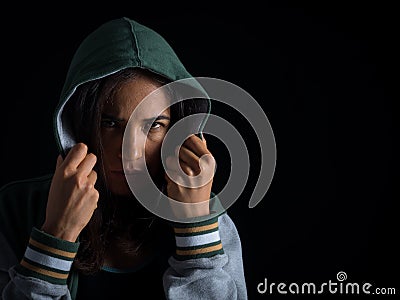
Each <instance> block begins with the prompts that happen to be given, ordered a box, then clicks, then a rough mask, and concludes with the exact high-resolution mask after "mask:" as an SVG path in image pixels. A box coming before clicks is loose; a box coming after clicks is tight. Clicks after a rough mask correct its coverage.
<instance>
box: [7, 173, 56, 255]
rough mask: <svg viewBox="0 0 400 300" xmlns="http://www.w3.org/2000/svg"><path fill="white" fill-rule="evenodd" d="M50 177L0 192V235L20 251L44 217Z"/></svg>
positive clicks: (18, 183) (19, 183)
mask: <svg viewBox="0 0 400 300" xmlns="http://www.w3.org/2000/svg"><path fill="white" fill-rule="evenodd" d="M52 178H53V174H47V175H44V176H40V177H34V178H30V179H25V180H18V181H13V182H10V183H7V184H6V185H4V186H2V187H1V188H0V232H2V233H3V235H4V236H5V238H6V239H8V240H9V242H11V241H13V243H20V244H21V245H20V246H21V249H22V248H23V247H24V244H25V242H26V241H25V240H26V239H27V238H28V237H29V235H30V232H31V229H32V227H33V226H40V225H41V223H43V221H44V218H45V216H46V205H47V197H48V193H49V189H50V184H51V180H52Z"/></svg>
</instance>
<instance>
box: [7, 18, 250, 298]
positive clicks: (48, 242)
mask: <svg viewBox="0 0 400 300" xmlns="http://www.w3.org/2000/svg"><path fill="white" fill-rule="evenodd" d="M131 67H134V68H135V67H136V68H143V69H146V70H149V71H151V72H154V73H157V74H159V75H161V76H163V77H165V78H166V79H167V80H169V81H171V82H172V81H176V80H180V79H185V78H192V76H191V74H190V73H189V72H188V71H187V70H186V69H185V67H184V66H183V64H182V63H181V62H180V60H179V59H178V57H177V56H176V54H175V52H174V51H173V49H172V48H171V46H170V45H169V44H168V43H167V42H166V41H165V39H164V38H163V37H161V36H160V35H159V34H158V33H156V32H155V31H154V30H152V29H150V28H148V27H146V26H144V25H142V24H139V23H138V22H135V21H134V20H130V19H128V18H120V19H115V20H111V21H109V22H107V23H105V24H103V25H101V26H100V27H99V28H97V29H96V30H95V31H93V32H92V33H91V34H90V35H88V37H87V38H86V39H85V40H84V41H83V42H82V43H81V45H80V46H79V48H78V49H77V51H76V53H75V55H74V57H73V59H72V62H71V64H70V68H69V70H68V73H67V76H66V80H65V83H64V86H63V89H62V92H61V96H60V99H59V102H58V105H57V107H56V110H55V112H54V123H53V125H54V134H55V140H56V143H57V147H58V149H59V152H60V154H61V155H62V156H63V157H65V156H66V154H67V152H68V151H69V149H70V148H71V147H73V146H74V145H75V144H76V143H77V142H78V141H77V140H76V137H75V136H74V134H73V130H72V124H71V122H72V118H71V116H69V115H68V112H67V110H65V109H64V108H65V107H66V104H67V102H68V101H69V100H70V99H71V96H72V95H73V94H74V92H75V91H76V89H77V88H78V87H79V86H80V85H82V84H84V83H86V82H89V81H92V80H96V79H100V78H103V77H105V76H108V75H111V74H113V73H116V72H118V71H120V70H123V69H126V68H131ZM195 88H199V89H201V87H199V86H195ZM210 109H211V102H209V105H208V113H210ZM205 122H206V118H204V119H203V120H201V122H200V123H199V124H197V125H196V126H198V128H199V130H200V132H201V130H202V128H203V126H204V123H205ZM200 137H201V135H200ZM52 178H53V174H48V175H46V176H42V177H37V178H32V179H28V180H21V181H16V182H11V183H9V184H7V185H5V186H4V187H2V188H1V189H0V245H1V246H0V294H1V295H2V299H77V298H78V299H79V298H82V299H86V298H83V297H84V296H83V295H93V296H95V295H96V294H95V292H91V291H90V289H92V288H93V287H96V286H97V287H98V291H100V292H105V291H106V290H108V292H109V293H110V295H117V288H118V284H119V285H121V284H124V285H125V286H124V290H125V289H126V290H128V291H129V290H130V291H131V293H132V298H134V297H135V296H134V295H137V294H138V293H141V294H143V295H146V294H151V293H149V292H150V290H156V288H151V287H150V289H149V286H148V285H144V284H145V283H146V282H144V281H143V280H144V278H145V280H148V281H150V282H151V283H152V284H151V285H159V286H158V287H159V290H161V291H162V292H161V294H163V296H162V298H166V299H189V298H191V299H247V290H246V284H245V278H244V269H243V262H242V252H241V243H240V238H239V235H238V232H237V230H236V227H235V225H234V223H233V222H232V220H231V218H230V217H229V216H228V214H227V213H226V211H224V212H223V213H219V214H218V215H216V216H215V217H213V218H211V219H210V218H209V219H206V220H201V219H199V220H197V221H196V222H193V223H182V224H179V223H168V224H167V223H166V224H165V225H166V226H171V232H172V233H173V234H174V235H175V241H174V245H175V252H174V254H173V255H170V256H169V257H167V258H166V259H165V260H166V264H165V268H161V269H160V268H159V267H157V268H153V265H154V261H153V262H150V263H144V264H143V266H140V267H138V268H136V269H135V270H129V271H127V272H125V271H126V270H125V271H124V273H122V274H121V272H120V271H121V270H112V269H106V268H104V269H103V270H102V271H101V272H102V273H101V274H100V275H99V276H97V277H96V276H93V277H85V276H83V275H82V274H80V273H79V272H78V271H76V270H74V268H72V262H73V260H74V258H75V256H76V253H77V251H78V249H79V246H80V243H79V238H78V241H77V242H75V243H73V242H69V241H65V240H61V239H58V238H56V237H54V236H51V235H49V234H47V233H45V232H43V231H41V230H40V229H39V228H41V225H42V224H43V223H44V220H45V214H46V204H47V197H48V193H49V188H50V184H51V180H52ZM213 196H215V195H214V194H213V193H212V194H211V195H210V197H213ZM211 210H212V209H211ZM162 250H163V249H160V251H162ZM163 257H164V256H162V255H161V256H160V258H163ZM159 265H162V264H159ZM147 283H149V282H147ZM104 286H106V287H107V286H108V288H106V289H105V290H104V291H103V290H102V289H101V288H100V287H104ZM113 289H114V290H113ZM113 291H114V293H113Z"/></svg>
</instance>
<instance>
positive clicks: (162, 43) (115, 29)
mask: <svg viewBox="0 0 400 300" xmlns="http://www.w3.org/2000/svg"><path fill="white" fill-rule="evenodd" d="M129 67H139V68H144V69H147V70H150V71H152V72H155V73H157V74H159V75H162V76H164V77H166V78H167V79H168V80H170V81H176V80H180V79H185V78H192V76H191V74H190V73H189V72H188V71H187V70H186V69H185V67H184V66H183V64H182V63H181V61H180V60H179V58H178V57H177V55H176V54H175V52H174V50H173V49H172V48H171V46H170V45H169V44H168V43H167V41H166V40H165V39H164V38H163V37H162V36H160V35H159V34H158V33H156V32H155V31H154V30H152V29H150V28H148V27H146V26H144V25H142V24H139V23H138V22H136V21H133V20H130V19H128V18H125V17H124V18H120V19H115V20H111V21H109V22H107V23H105V24H103V25H101V26H100V27H99V28H97V29H96V30H95V31H93V32H92V33H91V34H90V35H89V36H87V37H86V39H84V41H83V42H82V43H81V45H80V46H79V47H78V49H77V51H76V52H75V55H74V56H73V59H72V62H71V65H70V67H69V70H68V73H67V77H66V80H65V83H64V86H63V89H62V92H61V97H60V100H59V103H58V105H57V108H56V110H55V113H54V133H55V137H56V142H57V146H58V148H59V151H60V153H61V154H63V156H65V154H66V153H67V151H68V150H69V148H71V147H73V146H74V145H75V144H76V143H77V141H76V140H75V138H74V136H73V134H72V130H71V118H70V117H69V116H68V115H67V114H66V113H65V112H64V107H65V104H66V103H67V101H68V99H70V98H71V96H72V95H73V93H74V92H75V90H76V89H77V87H78V86H79V85H81V84H83V83H86V82H88V81H92V80H96V79H99V78H102V77H105V76H108V75H110V74H113V73H115V72H118V71H120V70H122V69H125V68H129ZM200 89H201V88H200ZM210 109H211V102H210V101H209V105H208V112H207V113H210ZM205 121H206V119H204V120H203V122H202V123H201V125H200V131H201V130H202V128H203V127H204V123H205Z"/></svg>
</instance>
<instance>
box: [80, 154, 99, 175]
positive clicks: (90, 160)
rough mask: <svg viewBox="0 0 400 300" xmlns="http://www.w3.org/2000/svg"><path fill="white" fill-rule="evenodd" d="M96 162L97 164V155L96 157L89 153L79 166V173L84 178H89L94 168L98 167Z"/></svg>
mask: <svg viewBox="0 0 400 300" xmlns="http://www.w3.org/2000/svg"><path fill="white" fill-rule="evenodd" d="M96 162H97V157H96V155H94V154H93V153H89V154H88V155H86V157H85V158H84V159H83V160H82V162H81V163H80V164H79V166H78V168H77V170H78V173H80V174H82V175H83V176H89V174H90V172H91V171H92V169H93V167H94V166H95V165H96Z"/></svg>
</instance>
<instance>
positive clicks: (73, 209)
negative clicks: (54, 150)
mask: <svg viewBox="0 0 400 300" xmlns="http://www.w3.org/2000/svg"><path fill="white" fill-rule="evenodd" d="M87 150H88V148H87V146H86V145H85V144H83V143H78V144H76V145H75V146H74V147H73V148H72V149H71V150H70V151H69V153H68V155H67V156H66V157H65V160H63V159H62V157H61V155H59V156H58V158H57V166H56V170H55V173H54V176H53V179H52V182H51V186H50V191H49V196H48V202H47V208H46V220H45V222H44V224H43V226H42V230H43V231H44V232H46V233H48V234H51V235H53V236H55V237H57V238H60V239H64V240H68V241H71V242H75V241H76V239H77V237H78V235H79V233H80V232H81V231H82V229H83V228H84V227H85V226H86V224H87V223H88V222H89V220H90V218H91V217H92V215H93V212H94V210H95V209H96V208H97V201H98V199H99V193H98V191H97V190H96V189H95V188H94V185H95V183H96V180H97V173H96V172H95V171H94V170H92V169H93V167H94V166H95V164H96V161H97V158H96V156H95V155H94V154H93V153H89V154H87Z"/></svg>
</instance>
